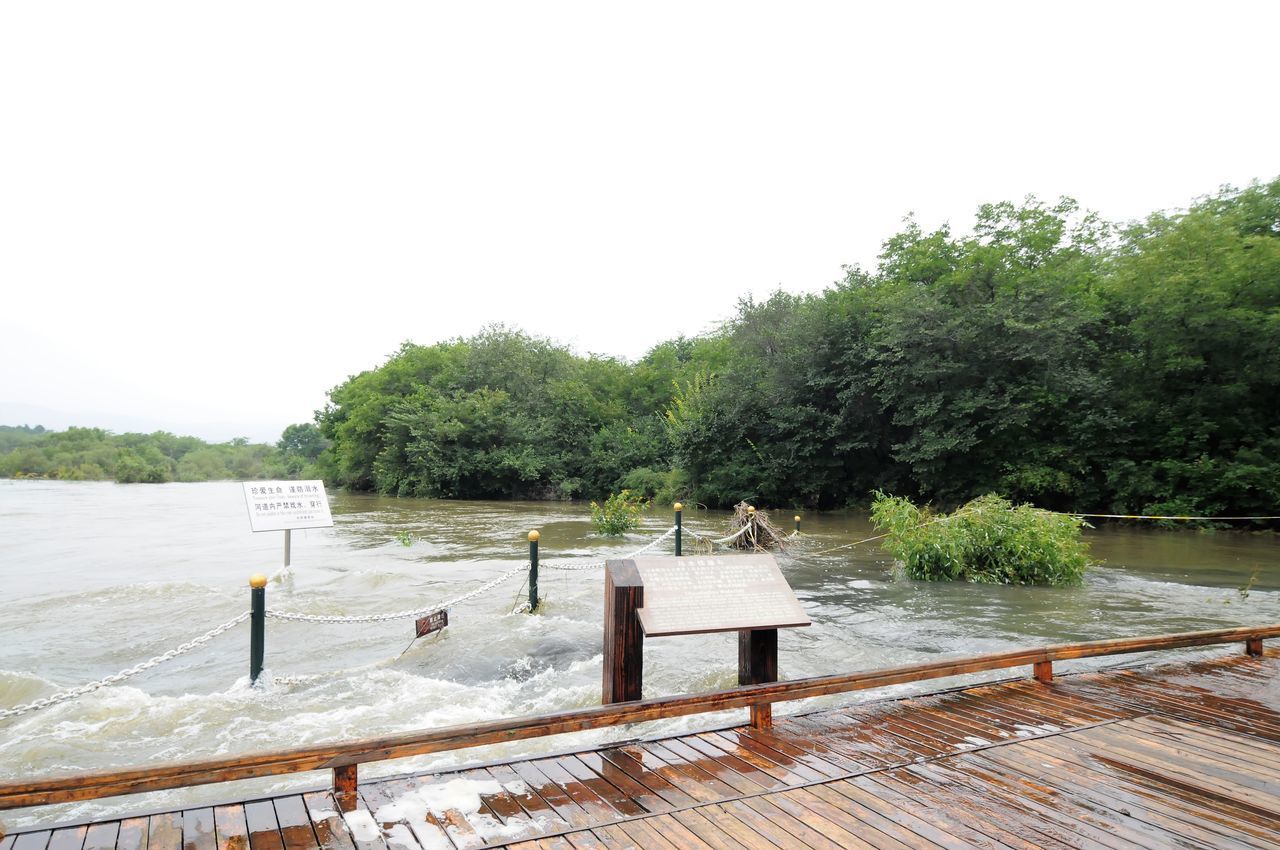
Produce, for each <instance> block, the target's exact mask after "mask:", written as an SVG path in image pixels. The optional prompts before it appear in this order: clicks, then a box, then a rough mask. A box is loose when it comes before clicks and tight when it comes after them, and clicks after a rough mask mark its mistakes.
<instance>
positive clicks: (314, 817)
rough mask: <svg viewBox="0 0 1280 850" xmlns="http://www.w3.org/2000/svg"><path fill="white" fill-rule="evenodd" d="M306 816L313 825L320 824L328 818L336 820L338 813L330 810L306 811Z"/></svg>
mask: <svg viewBox="0 0 1280 850" xmlns="http://www.w3.org/2000/svg"><path fill="white" fill-rule="evenodd" d="M307 814H309V815H310V816H311V821H312V822H313V823H321V822H323V821H327V820H328V819H329V818H336V817H337V816H338V813H337V812H335V811H333V810H332V809H307Z"/></svg>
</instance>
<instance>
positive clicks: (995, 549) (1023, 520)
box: [871, 492, 1090, 585]
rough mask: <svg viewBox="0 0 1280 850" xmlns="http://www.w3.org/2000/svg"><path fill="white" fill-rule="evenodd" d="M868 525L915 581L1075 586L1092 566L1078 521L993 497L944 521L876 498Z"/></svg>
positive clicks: (907, 504)
mask: <svg viewBox="0 0 1280 850" xmlns="http://www.w3.org/2000/svg"><path fill="white" fill-rule="evenodd" d="M871 520H872V522H873V523H874V524H875V526H876V528H878V529H882V530H885V531H887V532H888V533H889V536H888V537H887V538H886V539H885V542H884V548H885V549H886V550H888V552H889V553H890V554H892V555H893V556H894V557H895V558H897V559H898V560H899V561H902V563H903V564H905V565H906V571H907V575H908V576H910V577H911V578H914V579H923V580H927V581H973V582H981V583H984V584H1049V585H1073V584H1079V583H1080V582H1081V581H1082V580H1083V578H1084V572H1085V570H1086V569H1087V568H1088V567H1089V565H1090V562H1089V556H1088V546H1087V544H1086V543H1085V542H1084V540H1083V538H1082V537H1081V534H1080V529H1081V528H1082V527H1083V526H1084V522H1083V521H1082V520H1080V519H1079V518H1078V517H1072V516H1067V515H1064V514H1056V513H1050V512H1048V511H1043V510H1038V509H1036V508H1033V507H1032V506H1030V505H1018V506H1017V507H1014V506H1013V504H1012V503H1010V502H1009V501H1007V500H1005V499H1002V498H1000V497H999V496H996V495H992V494H988V495H986V496H981V497H979V498H977V499H974V500H973V501H971V502H969V503H967V504H966V505H964V506H963V507H961V508H960V509H959V510H957V511H956V512H955V513H952V514H950V515H949V516H948V515H946V514H934V513H932V512H931V511H930V510H929V509H928V508H919V507H917V506H916V505H914V504H912V502H911V501H910V500H909V499H905V498H900V497H895V496H889V495H886V494H885V493H882V492H877V493H876V494H875V500H874V502H873V503H872V506H871Z"/></svg>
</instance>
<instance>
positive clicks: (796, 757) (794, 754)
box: [735, 726, 849, 778]
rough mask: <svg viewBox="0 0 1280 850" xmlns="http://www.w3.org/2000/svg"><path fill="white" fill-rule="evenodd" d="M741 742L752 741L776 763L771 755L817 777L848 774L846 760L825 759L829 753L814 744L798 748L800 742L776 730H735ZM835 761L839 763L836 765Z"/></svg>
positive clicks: (834, 757)
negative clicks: (798, 765)
mask: <svg viewBox="0 0 1280 850" xmlns="http://www.w3.org/2000/svg"><path fill="white" fill-rule="evenodd" d="M735 731H737V733H738V736H739V737H740V738H741V739H742V740H750V741H753V742H754V743H755V744H756V745H757V746H758V747H760V748H761V749H760V750H759V752H761V753H764V754H765V755H768V756H769V758H771V759H773V760H774V761H778V758H775V757H774V755H773V753H777V754H778V755H779V756H781V757H782V758H785V759H790V760H791V761H792V762H793V763H796V764H802V765H804V766H805V767H807V768H809V769H810V770H812V771H814V772H815V773H817V774H818V775H819V776H825V777H828V778H835V777H843V776H846V775H847V774H848V772H849V771H848V768H846V767H845V766H844V764H847V760H846V759H839V758H838V756H834V755H833V756H832V757H831V758H828V757H827V754H828V753H829V752H830V751H825V748H823V747H821V745H818V744H816V743H814V742H806V744H807V745H806V746H800V740H802V739H796V740H793V739H792V736H789V735H783V734H780V733H778V732H777V731H776V730H768V729H753V728H751V727H749V726H747V727H743V728H741V729H738V730H735ZM837 760H838V762H839V763H837Z"/></svg>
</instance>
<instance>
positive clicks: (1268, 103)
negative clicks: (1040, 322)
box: [0, 0, 1280, 440]
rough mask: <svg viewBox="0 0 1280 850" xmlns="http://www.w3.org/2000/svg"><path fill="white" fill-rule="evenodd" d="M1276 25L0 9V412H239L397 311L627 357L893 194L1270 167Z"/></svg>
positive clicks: (804, 282) (1130, 186)
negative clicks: (493, 326) (500, 327)
mask: <svg viewBox="0 0 1280 850" xmlns="http://www.w3.org/2000/svg"><path fill="white" fill-rule="evenodd" d="M1277 32H1280V4H1276V3H1274V2H1268V3H1256V4H1237V3H1224V2H1214V3H1207V2H1198V3H1194V4H1184V5H1176V4H1170V3H1152V4H1141V3H1117V2H1107V3H1082V2H1071V3H1045V2H1036V3H1031V2H1018V3H938V4H922V3H893V4H888V3H884V4H878V5H877V7H876V8H874V9H870V8H862V7H861V6H860V4H854V3H838V4H809V3H804V4H800V3H776V4H771V5H759V4H743V3H726V4H701V3H684V2H681V3H672V4H662V3H652V2H649V3H643V4H640V3H636V4H631V5H630V6H623V5H622V4H616V3H599V2H592V3H582V4H560V3H547V2H538V3H528V2H520V3H511V4H489V3H454V4H450V5H449V6H448V7H447V8H446V7H441V6H437V5H433V4H427V3H422V2H411V3H346V4H336V3H322V2H304V3H271V2H264V0H253V2H218V3H199V4H196V3H187V2H177V0H164V2H156V3H129V2H112V3H102V2H97V0H95V2H88V3H61V2H34V3H21V2H12V3H5V4H3V5H2V6H0V128H2V129H0V281H3V293H4V295H3V302H2V303H3V305H4V306H3V318H2V319H0V364H3V365H2V367H0V368H2V372H0V376H2V377H0V420H3V421H0V424H21V422H22V421H29V422H31V424H35V421H36V420H37V419H40V418H41V417H43V420H44V424H46V425H52V426H55V427H63V426H65V425H66V424H68V421H77V422H80V423H82V424H90V421H92V422H93V423H97V424H103V425H106V426H108V427H113V428H114V429H115V430H123V429H125V428H144V429H146V430H151V429H154V428H166V429H168V430H174V431H178V432H179V433H196V434H198V435H200V436H204V437H206V438H210V439H227V438H229V437H231V436H234V435H236V434H244V435H246V436H250V437H253V438H255V439H263V440H273V439H275V438H276V437H277V436H278V434H279V432H280V430H281V429H282V428H283V427H284V426H285V425H287V424H289V423H291V422H299V421H308V420H310V418H311V415H312V411H313V410H314V409H316V408H318V407H320V406H322V405H323V403H324V401H325V392H326V391H327V390H328V389H330V388H331V387H333V386H334V385H335V384H338V383H340V382H341V381H342V380H343V379H344V378H345V377H346V376H347V375H349V374H353V373H356V372H360V371H363V370H365V369H368V368H372V367H374V366H377V365H378V364H379V363H381V362H382V361H383V360H384V359H385V357H386V356H387V355H388V354H389V353H391V352H392V351H393V350H395V349H396V347H397V346H398V345H399V343H400V342H401V341H403V340H406V339H408V340H413V341H415V342H419V343H424V344H425V343H432V342H436V341H439V340H442V339H448V338H452V337H455V336H458V335H466V334H471V333H473V332H475V331H476V330H477V329H479V328H480V327H482V326H483V325H485V324H487V323H490V322H505V323H508V324H512V325H516V326H520V327H522V328H524V329H525V330H528V331H530V332H532V333H536V334H541V335H545V336H550V337H552V338H554V339H557V340H559V341H561V342H564V343H568V344H570V345H572V346H573V347H574V348H575V349H576V350H578V351H579V352H582V353H586V352H597V353H605V354H614V355H619V356H625V357H628V358H635V357H638V356H640V355H642V354H643V353H644V352H645V351H646V350H647V349H648V348H649V347H650V346H651V345H653V344H654V343H656V342H659V341H661V340H663V339H667V338H670V337H672V336H675V335H677V334H696V333H699V332H701V331H703V330H705V329H707V328H708V327H710V326H711V325H712V324H714V323H715V322H717V321H719V320H721V319H724V318H726V317H727V316H728V315H729V314H730V313H731V312H732V307H733V304H734V302H735V301H736V300H737V298H738V297H739V296H741V295H743V294H745V293H754V294H757V295H765V294H767V293H768V292H770V291H771V290H773V289H775V288H777V287H782V288H783V289H786V290H790V291H795V292H801V291H816V290H819V289H821V288H822V287H824V286H825V285H827V284H829V283H830V282H831V281H833V280H835V279H836V278H837V277H839V276H840V266H841V264H843V263H860V264H863V265H865V266H873V265H874V262H875V256H876V254H877V251H878V247H879V244H880V242H881V240H883V239H884V238H885V237H887V236H888V235H890V234H892V233H893V232H894V231H895V230H896V229H897V227H898V226H899V223H900V220H901V218H902V216H903V215H904V214H906V213H907V212H908V211H912V210H914V211H916V212H917V213H918V214H919V216H920V218H921V221H922V223H923V224H925V225H926V226H930V227H932V226H936V225H938V224H941V223H942V222H944V221H951V222H952V223H953V225H955V226H956V227H958V228H961V229H963V228H964V227H967V225H968V223H969V222H970V220H971V216H972V213H973V211H974V209H975V208H976V207H977V205H978V204H980V203H982V202H985V201H993V200H1002V199H1019V198H1021V197H1022V196H1024V195H1026V194H1028V193H1036V194H1038V195H1040V196H1041V197H1044V198H1047V199H1052V198H1056V197H1057V196H1058V195H1061V194H1069V195H1071V196H1073V197H1075V198H1077V199H1078V200H1080V201H1081V203H1082V204H1084V205H1085V206H1087V207H1089V208H1091V209H1095V210H1097V211H1099V212H1100V213H1102V214H1103V215H1104V216H1106V217H1108V218H1113V219H1128V218H1133V217H1137V216H1141V215H1144V214H1145V213H1147V212H1149V211H1151V210H1153V209H1158V208H1169V207H1178V206H1184V205H1185V204H1186V203H1187V202H1188V201H1189V200H1191V199H1192V198H1193V197H1194V196H1197V195H1201V194H1205V193H1208V192H1211V191H1213V190H1215V189H1216V188H1217V187H1218V186H1219V185H1220V184H1223V183H1234V184H1242V183H1246V182H1248V181H1249V180H1250V179H1252V178H1264V179H1266V178H1271V177H1274V176H1276V175H1277V174H1280V141H1278V139H1280V132H1278V131H1280V110H1278V109H1277V108H1276V100H1275V89H1276V82H1277V67H1278V65H1277V54H1276V49H1275V36H1276V33H1277ZM42 410H45V411H47V410H53V411H63V412H64V413H65V414H67V415H65V416H61V419H64V420H67V421H58V420H59V418H60V417H59V416H58V415H55V414H51V413H47V412H45V413H43V414H42V413H41V411H42ZM73 417H78V418H76V419H73Z"/></svg>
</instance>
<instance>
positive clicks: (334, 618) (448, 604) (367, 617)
mask: <svg viewBox="0 0 1280 850" xmlns="http://www.w3.org/2000/svg"><path fill="white" fill-rule="evenodd" d="M528 570H529V565H528V564H521V565H520V566H518V567H512V568H511V569H509V570H507V571H506V572H505V573H503V574H502V575H500V576H498V577H497V578H495V579H492V580H490V581H487V582H485V583H484V584H482V585H480V586H479V587H477V588H476V589H475V590H472V591H471V592H469V593H464V594H462V595H461V596H455V597H454V598H453V599H446V600H445V601H444V602H437V603H436V604H434V605H429V606H427V607H426V608H414V609H412V610H409V611H396V612H395V613H393V614H363V615H361V614H357V615H354V616H342V615H329V614H301V613H298V612H295V611H276V610H274V609H271V608H268V609H267V616H268V617H274V618H275V619H277V620H293V621H295V622H299V623H385V622H389V621H391V620H407V619H410V618H415V619H416V618H418V617H425V616H427V615H428V614H434V613H436V612H437V611H443V610H445V609H446V608H452V607H453V606H455V605H460V604H462V603H463V602H466V601H467V600H469V599H474V598H476V597H477V596H479V595H481V594H482V593H488V592H489V591H490V590H493V589H494V588H495V587H497V586H498V585H500V584H502V583H503V582H504V581H507V580H508V579H510V578H511V577H512V576H515V575H518V574H520V573H523V572H528Z"/></svg>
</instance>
